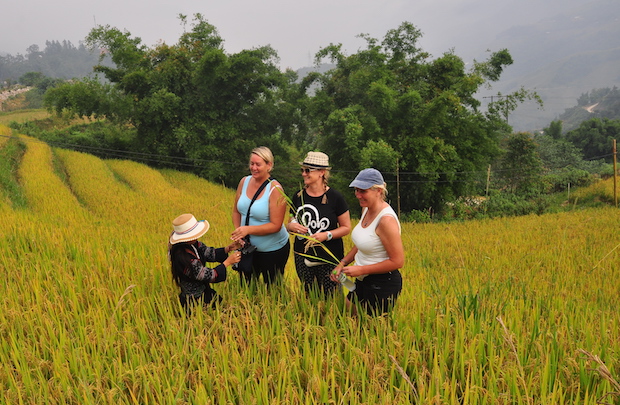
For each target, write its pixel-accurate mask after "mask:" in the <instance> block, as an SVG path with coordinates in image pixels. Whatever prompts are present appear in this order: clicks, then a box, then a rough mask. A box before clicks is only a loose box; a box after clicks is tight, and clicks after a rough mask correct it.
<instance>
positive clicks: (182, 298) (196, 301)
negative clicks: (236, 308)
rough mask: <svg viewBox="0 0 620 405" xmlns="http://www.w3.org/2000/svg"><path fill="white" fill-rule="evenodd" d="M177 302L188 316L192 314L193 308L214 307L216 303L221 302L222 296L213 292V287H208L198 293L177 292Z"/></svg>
mask: <svg viewBox="0 0 620 405" xmlns="http://www.w3.org/2000/svg"><path fill="white" fill-rule="evenodd" d="M179 302H180V303H181V306H182V307H183V309H184V310H185V313H186V314H187V315H188V316H189V315H191V314H192V310H193V308H195V307H196V308H208V307H211V308H214V307H215V306H216V305H217V304H219V303H221V302H222V297H221V296H220V295H219V294H218V293H217V292H215V290H214V289H213V288H210V287H208V288H207V289H206V290H205V291H204V292H203V293H202V294H200V295H185V294H183V293H181V294H179Z"/></svg>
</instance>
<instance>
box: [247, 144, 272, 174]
mask: <svg viewBox="0 0 620 405" xmlns="http://www.w3.org/2000/svg"><path fill="white" fill-rule="evenodd" d="M252 154H254V155H256V156H258V157H259V158H261V159H263V160H264V161H265V163H267V164H269V163H271V169H273V166H274V161H273V153H271V149H269V148H268V147H266V146H259V147H258V148H254V149H252V153H250V156H251V155H252ZM271 169H269V171H271Z"/></svg>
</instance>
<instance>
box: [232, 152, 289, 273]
mask: <svg viewBox="0 0 620 405" xmlns="http://www.w3.org/2000/svg"><path fill="white" fill-rule="evenodd" d="M273 163H274V162H273V154H272V153H271V150H270V149H269V148H267V147H266V146H261V147H258V148H255V149H254V150H253V151H252V153H251V154H250V167H249V168H250V173H251V174H250V175H249V176H246V177H244V178H242V179H241V181H240V182H239V185H238V186H237V194H236V196H235V203H234V205H233V209H232V220H233V225H234V226H235V230H234V231H233V233H232V235H231V236H232V239H233V240H235V241H239V240H241V239H243V238H244V237H246V236H248V235H250V243H251V244H252V245H254V246H256V248H257V249H256V251H255V252H254V254H253V258H252V266H251V270H249V271H244V272H241V276H242V280H244V281H248V282H249V281H251V280H252V279H258V278H260V276H261V275H262V276H263V281H264V282H265V283H266V284H267V285H269V284H271V283H273V282H275V281H278V280H279V279H281V276H282V275H283V274H284V267H285V266H286V262H287V261H288V257H289V251H290V243H289V238H288V232H287V231H286V229H285V228H284V217H285V214H286V210H287V206H286V200H285V198H284V192H283V190H282V186H281V185H280V183H279V182H278V181H277V180H274V179H270V172H271V170H272V169H273ZM266 181H267V184H266V186H265V188H264V189H263V190H262V191H261V192H260V194H258V196H257V197H256V200H255V201H254V203H252V205H251V207H250V203H251V201H252V198H253V197H254V195H255V194H256V192H257V191H258V189H259V188H260V187H261V185H262V184H263V183H265V182H266ZM248 207H250V212H249V216H248V215H247V214H248ZM246 217H247V218H246ZM246 219H247V225H246Z"/></svg>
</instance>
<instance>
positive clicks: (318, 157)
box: [299, 152, 331, 170]
mask: <svg viewBox="0 0 620 405" xmlns="http://www.w3.org/2000/svg"><path fill="white" fill-rule="evenodd" d="M299 164H300V165H302V166H305V167H309V168H311V169H326V170H329V169H331V167H330V166H329V157H328V156H327V155H326V154H325V153H323V152H308V154H307V155H306V158H305V159H304V161H303V162H299Z"/></svg>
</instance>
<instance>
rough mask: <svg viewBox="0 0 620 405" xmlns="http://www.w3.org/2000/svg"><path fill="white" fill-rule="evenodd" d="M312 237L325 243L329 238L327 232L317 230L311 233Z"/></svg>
mask: <svg viewBox="0 0 620 405" xmlns="http://www.w3.org/2000/svg"><path fill="white" fill-rule="evenodd" d="M310 237H311V238H312V239H316V240H318V241H319V242H321V243H323V242H325V241H326V240H327V232H317V233H313V234H312V235H310Z"/></svg>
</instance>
